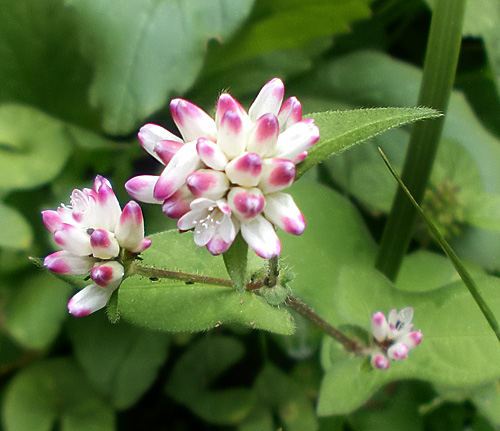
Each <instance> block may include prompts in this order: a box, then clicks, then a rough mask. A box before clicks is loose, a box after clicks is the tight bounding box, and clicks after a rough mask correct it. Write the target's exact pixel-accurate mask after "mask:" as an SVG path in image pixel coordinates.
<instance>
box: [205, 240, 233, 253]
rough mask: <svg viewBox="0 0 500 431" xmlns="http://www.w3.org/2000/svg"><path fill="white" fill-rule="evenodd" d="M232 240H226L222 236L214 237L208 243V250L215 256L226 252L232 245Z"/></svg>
mask: <svg viewBox="0 0 500 431" xmlns="http://www.w3.org/2000/svg"><path fill="white" fill-rule="evenodd" d="M231 244H232V242H226V241H224V240H223V239H221V238H212V239H211V240H210V241H209V242H208V243H207V250H208V251H209V252H210V253H211V254H212V255H214V256H219V255H220V254H223V253H225V252H226V251H228V250H229V247H231Z"/></svg>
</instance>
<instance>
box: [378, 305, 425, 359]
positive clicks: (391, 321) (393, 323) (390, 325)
mask: <svg viewBox="0 0 500 431" xmlns="http://www.w3.org/2000/svg"><path fill="white" fill-rule="evenodd" d="M412 319H413V308H411V307H406V308H404V309H402V310H401V311H400V312H398V311H397V310H396V309H395V308H393V309H391V310H390V311H389V313H388V316H387V319H386V316H385V315H384V313H382V312H381V311H377V312H376V313H373V314H372V317H371V329H372V334H373V338H374V340H375V342H376V350H375V351H374V352H373V353H372V359H371V363H372V366H373V367H374V368H380V367H378V366H376V364H375V363H374V358H375V357H376V356H381V355H382V356H383V357H385V359H386V360H387V361H388V360H397V361H401V360H403V359H406V358H407V357H408V353H409V351H410V350H412V349H414V348H415V347H417V346H418V345H419V344H420V343H421V342H422V339H423V334H422V332H421V331H413V332H410V331H411V330H412V329H413V324H412V323H411V321H412ZM380 361H383V360H382V359H380ZM381 363H382V362H381Z"/></svg>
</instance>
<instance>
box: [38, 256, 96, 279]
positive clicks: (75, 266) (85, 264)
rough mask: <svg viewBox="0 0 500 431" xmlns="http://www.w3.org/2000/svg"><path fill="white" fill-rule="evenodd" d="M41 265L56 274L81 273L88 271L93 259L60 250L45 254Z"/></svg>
mask: <svg viewBox="0 0 500 431" xmlns="http://www.w3.org/2000/svg"><path fill="white" fill-rule="evenodd" d="M43 265H44V266H45V267H46V268H47V269H48V270H49V271H52V272H55V273H57V274H70V275H81V274H86V273H87V272H89V271H90V269H91V268H92V266H93V265H94V259H92V258H90V257H88V256H75V255H73V254H71V253H69V252H67V251H65V250H61V251H56V252H55V253H52V254H49V255H48V256H46V257H45V259H44V261H43Z"/></svg>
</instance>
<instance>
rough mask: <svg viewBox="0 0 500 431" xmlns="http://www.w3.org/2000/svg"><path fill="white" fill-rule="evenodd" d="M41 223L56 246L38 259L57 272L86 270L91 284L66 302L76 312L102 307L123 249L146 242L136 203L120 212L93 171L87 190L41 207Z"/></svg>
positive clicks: (120, 272)
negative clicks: (55, 206)
mask: <svg viewBox="0 0 500 431" xmlns="http://www.w3.org/2000/svg"><path fill="white" fill-rule="evenodd" d="M42 217H43V222H44V224H45V226H46V227H47V229H48V230H49V231H50V232H51V233H52V234H53V235H54V240H55V242H56V243H57V245H59V247H61V248H62V250H61V251H57V252H55V253H52V254H50V255H48V256H47V257H46V258H45V260H44V265H45V267H46V268H47V269H49V270H50V271H52V272H56V273H58V274H73V275H79V274H86V273H88V272H90V278H91V279H92V281H93V283H92V284H90V285H89V286H87V287H85V288H84V289H82V290H80V291H79V292H78V293H77V294H76V295H74V296H73V297H72V298H71V299H70V301H69V302H68V309H69V312H70V313H71V314H73V315H74V316H76V317H82V316H87V315H89V314H90V313H93V312H94V311H97V310H99V309H101V308H103V307H104V306H105V305H106V303H107V302H108V300H109V298H110V296H111V294H112V293H113V291H114V290H116V289H117V288H118V286H119V285H120V283H121V281H122V279H123V276H124V273H125V270H124V267H123V265H122V262H121V256H122V255H123V254H124V253H128V254H129V255H134V254H138V253H140V252H141V251H143V250H145V249H146V248H148V247H149V246H150V245H151V240H150V239H148V238H144V220H143V217H142V211H141V207H140V206H139V205H138V204H137V203H136V202H134V201H130V202H129V203H128V204H127V205H125V208H123V211H122V210H121V208H120V204H119V202H118V199H117V198H116V196H115V193H114V192H113V189H112V187H111V184H110V183H109V181H108V180H107V179H106V178H103V177H101V176H100V175H98V176H96V178H95V181H94V187H93V189H87V188H86V189H83V190H73V193H72V194H71V197H70V205H69V206H67V205H64V204H62V205H61V206H60V207H59V208H58V209H57V210H55V211H53V210H47V211H42Z"/></svg>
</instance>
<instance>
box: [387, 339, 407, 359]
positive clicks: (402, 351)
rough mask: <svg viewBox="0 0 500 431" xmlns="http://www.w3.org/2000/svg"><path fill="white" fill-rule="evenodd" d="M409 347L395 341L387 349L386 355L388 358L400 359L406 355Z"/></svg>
mask: <svg viewBox="0 0 500 431" xmlns="http://www.w3.org/2000/svg"><path fill="white" fill-rule="evenodd" d="M409 351H410V349H409V348H408V346H407V345H406V344H404V343H396V344H393V345H392V346H391V347H389V348H388V349H387V356H388V357H389V358H390V359H395V360H398V361H400V360H402V359H406V358H407V357H408V352H409Z"/></svg>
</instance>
